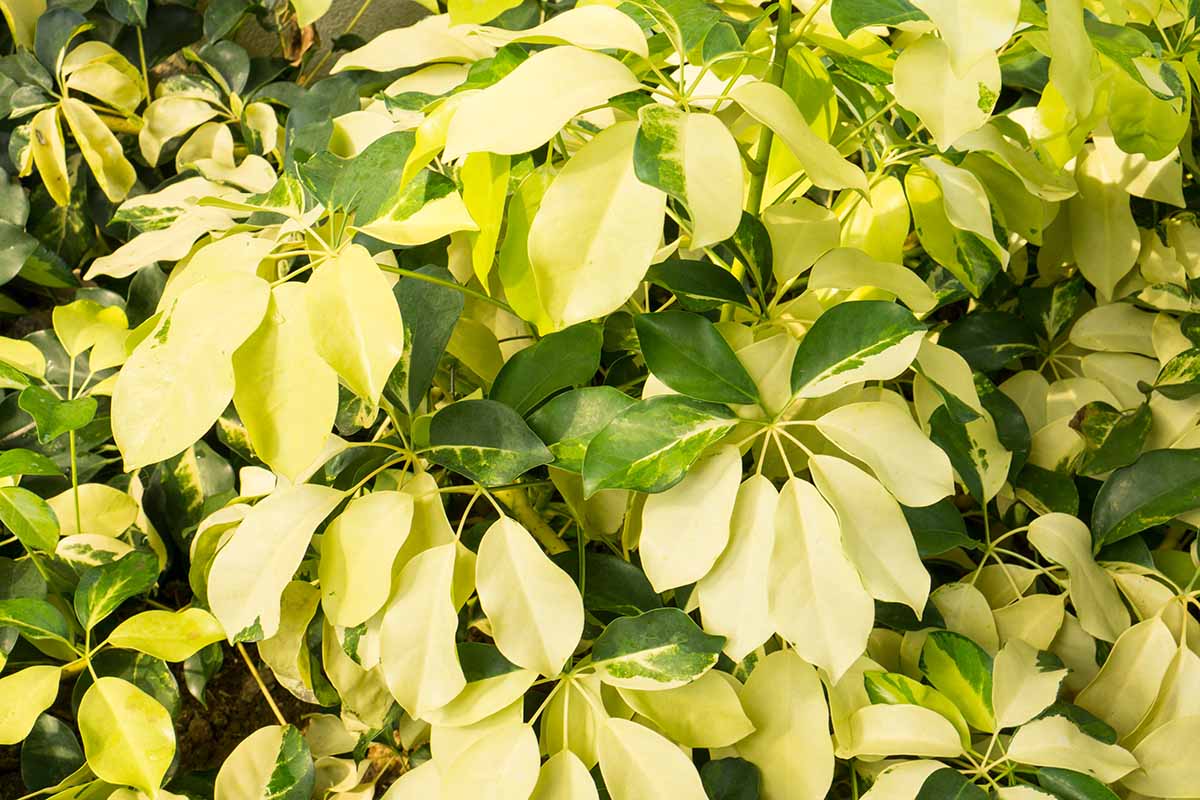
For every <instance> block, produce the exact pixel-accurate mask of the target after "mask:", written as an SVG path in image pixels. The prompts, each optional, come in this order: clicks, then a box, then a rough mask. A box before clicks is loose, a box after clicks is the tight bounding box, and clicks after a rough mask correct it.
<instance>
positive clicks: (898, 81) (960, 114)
mask: <svg viewBox="0 0 1200 800" xmlns="http://www.w3.org/2000/svg"><path fill="white" fill-rule="evenodd" d="M970 16H972V17H974V16H976V15H974V14H970ZM1005 38H1006V39H1007V36H1006V37H1005ZM978 39H979V37H978V36H972V37H970V39H969V41H972V42H973V43H975V42H978ZM958 41H959V39H957V38H955V39H949V38H937V37H934V36H923V37H921V38H920V39H918V40H917V41H915V42H913V43H912V44H910V45H908V46H907V47H905V48H904V50H903V51H902V52H901V53H900V57H899V58H897V59H896V64H895V67H894V68H893V72H892V77H893V80H894V82H895V84H894V85H895V91H896V100H897V102H899V104H900V105H901V106H903V107H904V108H906V109H908V110H909V111H912V112H913V113H914V114H916V115H917V117H919V118H920V120H921V122H923V123H925V126H926V127H927V128H928V129H929V132H930V133H931V134H932V135H933V140H934V142H936V143H937V146H938V149H939V150H949V149H950V148H951V147H952V146H953V145H954V143H955V142H956V141H958V140H959V139H960V138H961V137H962V136H963V134H967V133H971V132H972V131H975V130H978V129H979V128H981V127H983V125H984V124H985V123H986V122H987V121H988V118H989V117H990V116H991V113H992V109H993V108H994V107H995V105H996V100H997V98H999V96H1000V88H1001V87H1000V61H999V60H998V59H997V58H996V56H995V54H994V53H993V52H991V50H987V51H986V53H985V54H984V55H982V56H980V57H978V58H977V59H976V60H974V61H973V62H972V63H970V64H967V65H963V66H958V65H955V64H954V61H955V52H956V50H957V49H959V48H960V47H962V45H958V44H957V42H958Z"/></svg>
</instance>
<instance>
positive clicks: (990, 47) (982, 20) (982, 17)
mask: <svg viewBox="0 0 1200 800" xmlns="http://www.w3.org/2000/svg"><path fill="white" fill-rule="evenodd" d="M911 2H912V4H913V5H914V6H916V7H917V8H919V9H921V10H922V11H924V12H925V14H926V16H928V17H929V18H930V19H931V20H933V24H934V25H936V26H937V28H938V30H939V31H940V32H941V34H942V39H943V40H944V41H945V42H946V44H947V45H948V46H949V47H950V65H951V66H952V67H953V69H954V72H955V73H957V74H958V75H962V74H964V73H965V72H966V71H967V70H969V69H970V68H971V67H972V66H974V65H975V64H976V63H978V62H979V61H980V60H982V59H983V58H984V57H986V56H988V55H992V54H994V53H995V51H997V50H999V49H1000V48H1002V47H1003V46H1004V45H1005V44H1006V43H1007V42H1008V39H1009V37H1011V36H1012V33H1013V30H1014V29H1015V28H1016V27H1017V17H1018V16H1019V15H1020V11H1021V2H1020V0H911Z"/></svg>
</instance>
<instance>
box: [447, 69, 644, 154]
mask: <svg viewBox="0 0 1200 800" xmlns="http://www.w3.org/2000/svg"><path fill="white" fill-rule="evenodd" d="M638 86H639V84H638V81H637V78H635V77H634V75H633V73H632V72H630V71H629V68H628V67H626V66H625V65H624V64H622V63H621V62H620V61H617V60H616V59H615V58H611V57H609V56H606V55H603V54H600V53H594V52H592V51H590V50H583V49H580V48H578V47H573V46H570V45H564V46H560V47H551V48H549V49H547V50H542V51H539V52H537V53H534V54H533V55H532V56H530V57H529V58H528V59H526V60H525V61H523V62H521V64H520V65H518V66H517V68H516V69H514V70H513V71H512V72H510V73H509V74H507V75H505V76H504V77H503V78H501V79H500V80H499V81H498V82H497V83H495V84H493V85H492V86H489V87H488V88H486V89H484V90H483V91H481V92H479V93H477V94H474V95H472V96H470V97H468V98H467V99H465V100H464V101H463V102H462V104H461V105H460V106H459V107H458V110H457V111H455V113H454V117H453V118H452V119H451V120H450V128H449V130H448V131H447V132H446V150H445V153H444V155H443V158H445V159H456V158H458V157H459V156H461V155H464V154H466V153H474V152H479V151H486V152H489V153H499V154H504V155H516V154H517V153H526V152H528V151H530V150H533V149H534V148H536V147H539V146H540V145H543V144H545V143H546V142H548V141H550V139H551V138H553V136H554V134H556V133H558V131H559V129H560V128H562V127H563V126H564V125H565V124H566V123H567V121H568V120H570V119H571V117H573V116H575V115H576V114H578V113H579V112H581V111H583V110H585V109H588V108H592V107H593V106H598V105H602V104H604V103H605V102H606V101H607V100H608V99H609V98H610V97H613V96H614V95H618V94H624V93H625V92H631V91H634V90H636V89H637V88H638ZM511 108H525V109H527V113H525V114H522V115H520V116H518V117H514V116H512V115H510V114H508V113H507V110H508V109H511ZM632 132H633V131H632V129H631V130H630V133H631V134H632Z"/></svg>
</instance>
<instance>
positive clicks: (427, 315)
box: [383, 266, 464, 413]
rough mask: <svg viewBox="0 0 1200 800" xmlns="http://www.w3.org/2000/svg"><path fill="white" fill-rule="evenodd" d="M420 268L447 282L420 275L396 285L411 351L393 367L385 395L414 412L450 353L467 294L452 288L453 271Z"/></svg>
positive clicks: (428, 274) (424, 272) (394, 290)
mask: <svg viewBox="0 0 1200 800" xmlns="http://www.w3.org/2000/svg"><path fill="white" fill-rule="evenodd" d="M416 271H417V272H418V273H420V274H422V275H427V276H429V277H432V278H437V279H439V280H441V281H444V282H445V284H446V285H444V286H438V285H437V284H434V283H430V282H428V281H424V280H421V279H419V278H401V279H400V280H399V281H397V283H396V285H395V286H394V287H392V293H393V294H394V295H395V296H396V303H397V304H398V305H399V306H400V318H401V319H403V320H404V329H405V336H404V343H405V347H406V349H408V350H409V352H407V353H405V354H404V357H403V358H402V359H401V360H400V361H399V362H398V363H397V364H396V366H395V368H394V369H393V370H392V374H391V375H390V376H389V377H388V382H387V384H386V385H385V386H384V387H383V394H384V396H385V397H386V398H387V399H388V400H389V401H390V402H392V403H393V404H397V405H403V406H404V407H405V408H407V409H408V410H409V412H410V413H412V412H414V411H415V410H416V409H417V407H418V406H419V405H420V404H421V401H422V400H424V399H425V393H426V392H428V391H429V387H430V386H431V385H432V384H433V377H434V375H436V374H437V368H438V363H439V362H440V361H441V360H442V355H443V354H444V353H445V352H446V345H447V343H449V341H450V336H451V334H452V333H453V332H454V326H455V324H456V323H457V322H458V318H459V317H460V316H461V315H462V310H463V303H464V297H463V293H462V292H460V291H458V290H456V289H452V288H450V285H451V284H453V283H455V282H456V281H455V280H454V276H453V275H451V274H450V272H449V270H446V269H445V268H443V267H438V266H426V267H421V268H420V269H418V270H416Z"/></svg>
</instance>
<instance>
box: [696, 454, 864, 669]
mask: <svg viewBox="0 0 1200 800" xmlns="http://www.w3.org/2000/svg"><path fill="white" fill-rule="evenodd" d="M775 514H776V516H775V542H774V549H773V550H772V551H771V553H770V567H769V584H768V585H769V589H768V591H769V596H770V609H771V618H772V619H773V620H774V623H775V628H776V629H777V630H778V632H779V635H780V636H782V637H783V638H784V639H786V640H787V641H789V642H791V643H792V645H793V647H795V648H796V652H797V653H798V654H799V655H800V656H801V657H802V658H804V659H805V660H806V661H808V662H810V663H812V664H815V665H816V666H818V667H820V668H821V669H823V670H825V671H826V672H828V673H829V675H830V678H831V679H832V680H834V681H838V680H840V679H841V677H842V675H844V674H845V673H846V670H848V669H849V668H850V666H851V665H852V664H854V662H855V661H856V660H857V659H858V658H859V656H861V655H862V654H863V652H864V651H865V650H866V649H867V637H869V636H870V634H871V628H872V626H873V623H874V621H875V604H874V603H873V602H872V600H871V596H870V595H869V594H867V590H866V589H865V588H863V582H862V579H861V578H859V575H858V572H857V571H856V570H855V568H854V565H853V564H852V563H851V562H850V559H849V558H848V557H847V554H846V551H845V549H844V547H843V542H842V532H841V529H840V527H839V525H838V519H837V516H836V514H835V513H834V511H833V509H832V508H831V507H830V506H829V504H828V503H826V502H825V499H824V498H822V497H821V495H820V494H819V493H818V492H817V490H816V487H814V486H813V485H812V484H811V483H808V482H807V481H804V480H801V479H800V478H791V479H789V480H788V482H787V483H786V484H784V486H783V490H782V492H780V494H779V505H778V507H777V509H776V511H775ZM701 598H702V600H701V602H703V595H701ZM705 621H706V622H707V618H706V620H705Z"/></svg>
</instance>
